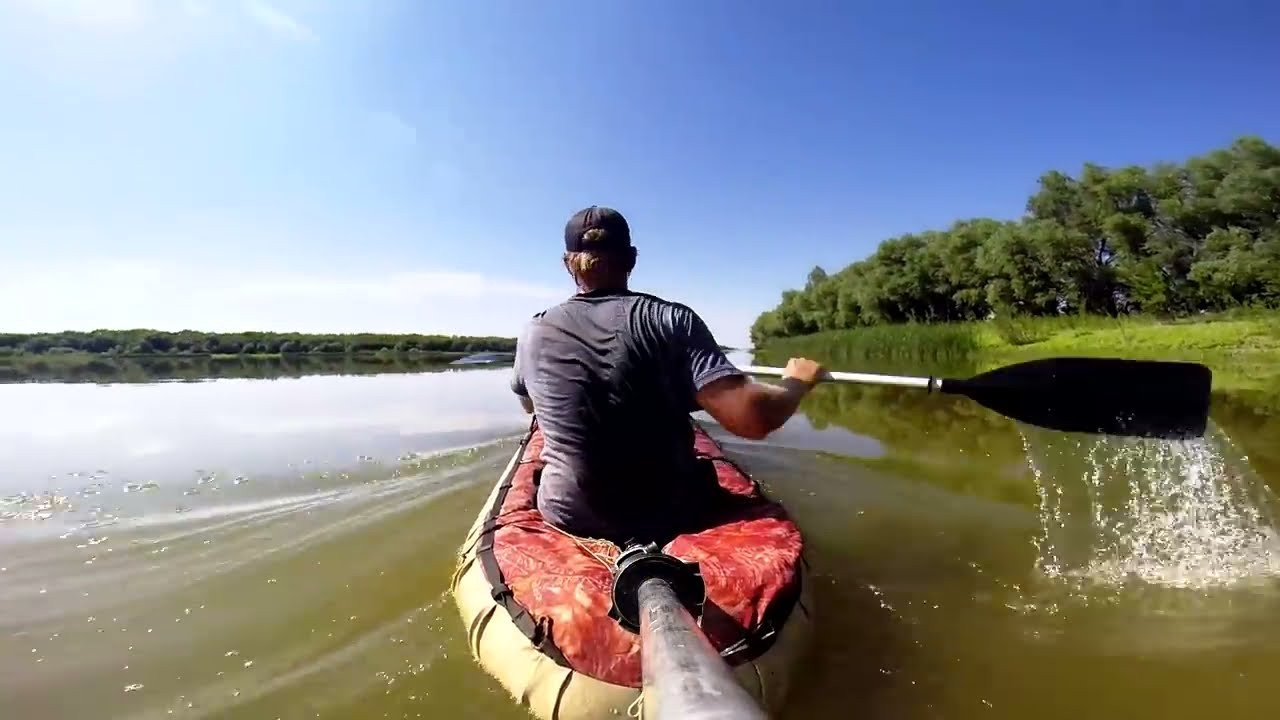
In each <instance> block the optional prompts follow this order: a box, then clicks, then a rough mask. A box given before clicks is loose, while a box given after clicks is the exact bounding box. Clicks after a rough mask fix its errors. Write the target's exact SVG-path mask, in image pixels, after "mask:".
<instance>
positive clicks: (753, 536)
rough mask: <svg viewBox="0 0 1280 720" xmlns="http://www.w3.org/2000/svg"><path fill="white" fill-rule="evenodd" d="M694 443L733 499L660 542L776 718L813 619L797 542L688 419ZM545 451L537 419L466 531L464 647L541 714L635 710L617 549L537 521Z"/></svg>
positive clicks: (714, 633) (636, 658)
mask: <svg viewBox="0 0 1280 720" xmlns="http://www.w3.org/2000/svg"><path fill="white" fill-rule="evenodd" d="M691 422H692V420H691ZM694 448H695V452H696V453H697V454H698V455H699V456H700V457H703V458H706V459H707V460H708V461H710V462H711V463H712V465H713V467H714V468H715V471H716V478H717V480H718V482H719V484H720V488H721V489H722V490H723V491H725V492H726V493H731V494H732V495H734V496H737V497H736V498H734V499H735V503H734V504H733V506H732V508H733V509H732V510H731V511H729V512H727V513H722V514H720V516H719V517H718V518H717V521H716V522H715V524H714V525H712V526H710V527H706V528H705V529H701V530H698V531H697V532H691V533H686V534H683V535H678V536H676V537H675V538H674V539H672V540H671V541H670V542H669V543H667V544H666V545H665V546H664V547H663V548H662V550H663V551H665V552H666V553H668V554H670V555H672V556H674V557H676V558H679V559H681V560H684V561H686V562H696V563H698V565H699V568H700V572H701V575H702V578H703V581H704V583H705V592H706V596H705V602H704V604H703V611H702V613H701V617H699V618H698V622H699V625H700V627H701V629H702V631H703V633H704V634H705V635H706V636H707V638H708V639H709V640H710V641H711V643H712V645H713V646H714V647H715V648H716V650H718V651H719V652H720V655H721V657H722V658H723V659H724V660H725V661H726V662H727V663H728V665H729V666H730V667H731V668H732V669H733V673H734V676H735V678H736V679H737V680H738V681H739V682H740V683H741V684H742V685H743V687H745V688H746V689H747V691H748V692H749V693H750V694H751V695H752V696H753V697H755V698H756V700H757V701H758V702H759V703H761V705H762V706H763V707H764V709H765V710H766V711H767V712H769V713H770V714H773V713H775V712H776V711H777V710H779V709H780V708H781V706H782V704H783V702H784V700H785V699H786V696H787V691H788V688H789V686H790V684H791V682H790V681H791V676H792V672H793V669H794V667H795V665H796V664H797V663H798V662H799V661H800V660H801V659H802V655H803V654H804V653H805V652H806V650H807V648H808V643H809V637H810V633H811V629H812V628H811V624H812V620H811V615H810V613H811V609H812V605H811V601H810V596H809V588H808V577H807V574H806V573H807V571H806V566H805V561H804V558H803V551H804V542H803V538H802V537H801V533H800V530H799V528H798V527H797V526H796V524H795V523H794V522H793V521H792V520H791V519H790V518H789V517H788V515H787V513H786V511H785V510H784V509H783V507H782V506H781V505H779V504H778V503H776V502H774V501H772V500H770V499H769V498H767V497H766V496H765V495H764V492H763V490H762V489H761V488H760V486H759V485H758V484H757V483H756V482H755V481H754V480H753V479H752V478H751V477H750V476H749V475H748V474H747V473H746V472H745V471H743V470H742V469H741V468H739V467H738V466H737V465H735V464H734V463H733V462H732V461H731V460H729V459H728V458H726V457H725V456H724V453H723V452H722V450H721V448H720V446H719V445H718V444H717V443H716V442H715V441H714V440H713V439H712V438H711V437H710V436H709V435H708V434H707V433H706V431H705V430H704V429H703V428H702V427H701V426H700V425H698V424H697V423H694ZM541 451H542V434H541V432H540V431H539V429H538V426H537V421H536V420H534V421H533V422H532V423H531V425H530V428H529V431H528V433H526V434H525V436H524V437H523V439H522V440H521V442H520V445H519V447H517V448H516V450H515V453H514V455H513V456H512V458H511V461H510V463H509V464H508V465H507V467H506V469H505V470H504V471H503V473H502V475H501V476H500V477H499V479H498V482H497V484H496V485H495V486H494V488H493V491H492V492H491V493H490V494H489V498H488V500H487V501H486V502H485V504H484V505H483V507H482V508H481V510H480V513H479V516H478V517H477V518H476V520H475V523H474V524H473V525H472V527H471V530H470V531H469V532H468V533H467V536H466V538H465V540H464V541H463V544H462V547H461V550H460V552H459V558H458V567H457V570H456V572H455V573H454V576H453V582H452V592H453V595H454V599H455V601H456V603H457V606H458V610H459V612H460V613H461V615H462V621H463V623H464V626H465V629H466V633H467V644H468V646H469V647H470V649H471V653H472V655H473V656H474V657H475V659H476V660H477V661H478V662H479V664H480V666H481V667H482V668H483V669H484V671H485V672H487V673H488V674H489V675H490V676H492V677H493V678H495V679H496V680H497V681H498V683H499V684H500V685H502V686H503V687H504V688H505V689H506V690H507V691H508V692H510V693H511V695H512V697H513V698H514V699H515V701H516V702H517V703H519V704H520V705H522V706H524V707H526V708H528V709H529V711H530V712H531V713H532V714H533V715H534V716H536V717H539V718H545V719H546V720H553V719H554V720H597V719H603V718H610V719H612V720H616V718H619V717H626V716H627V715H628V714H629V715H630V716H631V717H643V708H644V703H643V702H642V701H641V697H640V696H641V685H642V682H641V662H640V641H639V640H640V638H639V635H637V634H636V633H635V632H633V631H632V630H629V629H627V628H626V627H624V626H623V625H622V624H620V623H619V622H618V620H616V619H615V618H614V616H613V615H611V609H612V605H613V603H612V595H611V591H612V584H613V569H614V561H615V560H616V559H617V557H618V554H619V552H620V551H621V548H619V547H618V546H616V545H614V544H613V543H611V542H608V541H605V540H598V539H591V538H583V537H575V536H572V535H569V534H567V533H564V532H562V531H560V530H558V529H557V528H555V527H553V526H551V525H550V524H548V523H547V522H545V521H544V520H543V519H542V517H541V515H540V514H539V512H538V510H537V507H536V504H535V493H536V487H537V486H536V479H537V471H538V470H539V469H540V468H541V461H540V456H541ZM637 451H638V452H642V451H643V449H642V448H637Z"/></svg>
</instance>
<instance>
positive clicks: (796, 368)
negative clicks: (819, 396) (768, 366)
mask: <svg viewBox="0 0 1280 720" xmlns="http://www.w3.org/2000/svg"><path fill="white" fill-rule="evenodd" d="M825 372H826V371H824V370H823V369H822V366H821V365H819V364H818V363H816V362H814V361H813V360H810V359H808V358H802V357H793V358H791V359H790V360H788V361H787V367H786V368H785V369H784V370H783V371H782V377H784V378H792V379H795V380H799V381H800V382H802V383H804V384H805V385H806V386H808V387H810V388H812V387H813V386H814V385H816V384H818V381H819V380H821V379H822V377H823V375H824V374H825Z"/></svg>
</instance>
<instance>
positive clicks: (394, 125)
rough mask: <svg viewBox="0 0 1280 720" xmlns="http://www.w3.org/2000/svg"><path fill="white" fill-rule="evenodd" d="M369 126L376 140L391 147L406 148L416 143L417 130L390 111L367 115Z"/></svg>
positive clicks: (378, 111)
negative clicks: (378, 139)
mask: <svg viewBox="0 0 1280 720" xmlns="http://www.w3.org/2000/svg"><path fill="white" fill-rule="evenodd" d="M369 124H370V126H371V128H372V130H373V133H374V134H375V135H376V136H377V137H378V138H380V139H381V140H383V141H384V142H387V143H389V144H391V145H394V146H406V145H416V144H417V143H418V129H417V128H416V127H414V126H413V125H412V124H410V123H409V122H408V121H407V120H405V119H404V118H403V117H401V116H400V115H398V114H396V113H394V112H391V111H390V110H376V111H374V112H371V113H369Z"/></svg>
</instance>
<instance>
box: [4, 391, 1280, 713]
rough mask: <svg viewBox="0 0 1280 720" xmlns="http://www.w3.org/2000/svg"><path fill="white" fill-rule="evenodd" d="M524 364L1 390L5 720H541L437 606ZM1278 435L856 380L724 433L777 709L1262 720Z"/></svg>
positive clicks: (511, 423) (1279, 481)
mask: <svg viewBox="0 0 1280 720" xmlns="http://www.w3.org/2000/svg"><path fill="white" fill-rule="evenodd" d="M870 369H885V368H870ZM904 371H905V370H904ZM506 372H507V371H506V370H505V369H480V370H468V371H465V372H454V371H449V372H431V373H398V374H382V375H368V376H345V375H329V376H308V377H301V378H293V379H275V380H262V379H224V380H218V381H214V382H204V383H137V384H120V385H109V386H101V385H93V384H83V383H79V384H61V383H45V384H22V385H0V408H4V410H5V412H4V414H3V415H0V468H4V469H3V471H0V607H3V608H4V613H2V614H0V698H3V699H4V700H5V716H6V717H15V718H18V717H22V718H28V717H30V718H98V717H112V718H153V717H154V718H169V717H187V718H195V717H200V718H274V717H280V718H315V717H321V718H416V717H427V718H433V717H470V718H519V717H524V715H523V714H522V712H521V711H520V710H518V709H517V708H516V707H515V706H514V705H513V704H512V702H511V701H510V699H509V698H508V697H507V696H506V694H505V692H504V691H503V690H501V688H499V687H498V686H497V685H496V684H495V683H494V682H493V681H491V680H490V679H489V678H487V677H486V676H485V675H484V674H483V673H482V672H481V671H480V670H479V669H478V667H477V666H476V665H475V664H474V663H473V661H472V660H471V658H470V656H469V655H468V652H467V649H466V646H465V643H464V642H463V640H462V636H461V631H462V628H461V623H460V621H459V619H458V617H457V614H456V611H455V610H454V607H453V605H452V602H451V599H450V598H449V597H448V596H447V594H446V592H445V590H446V587H447V584H448V580H449V575H450V572H451V571H452V569H453V557H454V553H455V551H456V549H457V545H458V543H459V542H460V540H461V537H462V534H463V533H464V532H465V530H466V528H467V526H469V525H470V523H471V521H472V520H473V518H474V517H475V514H476V513H477V512H478V511H479V509H480V505H481V502H482V501H483V499H484V497H485V495H486V494H487V493H488V491H489V489H490V486H491V483H492V482H493V481H494V480H495V478H496V476H497V474H498V472H499V471H500V470H501V468H502V466H503V465H504V464H505V462H506V460H507V459H508V456H509V453H510V452H511V450H512V449H513V447H514V439H515V437H516V435H517V434H518V433H519V431H520V429H521V427H522V426H523V424H524V422H525V418H524V416H523V414H522V413H521V412H520V410H519V408H518V405H517V404H516V403H515V402H514V400H513V398H512V397H511V396H510V393H509V390H508V389H507V387H506ZM715 434H716V435H717V436H718V437H722V438H723V433H720V432H716V433H715ZM1277 440H1280V426H1278V425H1277V412H1276V409H1275V408H1267V407H1260V406H1258V405H1256V404H1250V403H1249V402H1246V401H1241V400H1237V399H1233V398H1230V397H1220V398H1218V399H1216V400H1215V405H1214V424H1213V428H1212V432H1211V433H1210V435H1209V436H1208V437H1206V438H1205V439H1204V440H1203V441H1199V442H1190V443H1162V442H1156V441H1144V442H1139V441H1122V440H1116V439H1103V440H1099V439H1097V438H1088V437H1076V436H1064V435H1059V434H1056V433H1051V432H1048V431H1042V430H1038V429H1034V428H1027V427H1021V426H1019V425H1017V424H1015V423H1012V422H1011V421H1008V420H1005V419H1003V418H1000V417H998V416H995V415H993V414H991V413H989V412H988V411H986V410H983V409H981V408H978V407H976V406H974V405H972V404H971V403H968V402H967V401H964V400H962V399H958V398H947V397H938V396H929V395H925V394H922V393H919V392H913V391H909V390H896V389H889V388H869V387H824V388H820V389H819V390H818V391H816V392H815V394H814V396H813V397H812V398H811V399H810V401H808V402H807V403H806V406H805V408H804V413H803V414H802V415H801V416H798V417H797V418H795V419H793V421H792V422H791V423H789V424H788V426H787V427H785V428H784V429H783V430H781V431H779V432H778V433H776V434H775V435H774V436H772V437H771V438H770V439H769V440H768V441H766V442H762V443H750V442H738V441H733V440H732V439H730V438H724V441H725V442H726V449H727V450H728V452H729V453H730V454H731V455H732V456H733V457H735V458H737V459H738V460H740V461H741V462H742V463H743V464H744V465H745V466H746V467H747V468H748V470H750V471H751V472H753V473H754V474H755V475H756V477H757V478H759V479H760V480H761V481H763V482H764V484H765V485H766V487H767V488H768V490H769V491H770V492H771V493H772V494H774V495H775V496H776V497H778V498H779V499H781V500H782V501H783V502H785V503H786V505H787V506H788V508H789V509H790V510H791V512H792V513H793V514H794V515H795V517H796V518H797V520H798V521H799V523H800V524H801V526H802V528H803V529H804V531H805V534H806V538H807V543H808V555H809V560H810V562H811V564H812V567H813V574H814V584H815V586H814V591H815V595H816V597H815V608H816V613H817V622H818V627H819V632H818V633H817V634H816V638H815V642H814V646H813V648H812V652H811V653H810V656H809V657H808V658H806V659H805V660H804V663H803V668H802V669H801V671H800V672H799V673H798V675H799V677H800V683H799V685H798V686H797V687H796V690H795V693H794V695H793V698H792V702H791V703H790V707H789V709H788V712H787V717H791V718H813V717H846V716H853V717H867V718H895V719H897V718H979V717H981V718H1025V717H1038V718H1073V719H1074V718H1080V717H1162V718H1197V719H1198V718H1203V717H1204V716H1206V715H1210V714H1212V715H1216V716H1222V717H1252V716H1258V717H1264V716H1268V715H1273V714H1275V712H1276V711H1277V710H1280V694H1277V693H1276V692H1275V691H1274V689H1273V681H1274V678H1275V677H1276V676H1277V674H1280V575H1278V571H1280V556H1277V552H1280V541H1278V540H1277V536H1276V528H1277V527H1280V525H1278V524H1277V523H1278V522H1280V521H1278V520H1277V517H1276V509H1277V507H1280V506H1277V502H1276V500H1275V497H1274V492H1273V488H1274V487H1277V486H1280V442H1277Z"/></svg>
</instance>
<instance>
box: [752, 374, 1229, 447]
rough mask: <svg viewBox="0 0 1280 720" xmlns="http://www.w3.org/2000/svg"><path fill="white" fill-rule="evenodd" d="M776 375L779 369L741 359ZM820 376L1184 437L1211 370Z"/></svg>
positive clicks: (1016, 413) (1083, 427) (1025, 414)
mask: <svg viewBox="0 0 1280 720" xmlns="http://www.w3.org/2000/svg"><path fill="white" fill-rule="evenodd" d="M744 372H746V373H748V374H750V375H767V376H774V377H782V373H783V369H782V368H775V367H759V366H753V367H747V368H744ZM822 379H823V380H824V381H828V382H838V383H870V384H877V385H896V386H900V387H914V388H923V389H926V390H928V391H929V392H933V391H935V390H936V391H938V392H944V393H951V394H956V395H963V396H965V397H967V398H970V399H972V400H974V401H976V402H978V403H979V404H981V405H983V406H984V407H987V408H989V409H991V410H994V411H996V412H998V413H1000V414H1001V415H1005V416H1007V417H1010V418H1013V419H1015V420H1018V421H1021V422H1025V423H1029V424H1031V425H1038V426H1040V427H1044V428H1049V429H1051V430H1061V431H1064V432H1087V433H1100V434H1104V435H1129V436H1136V437H1158V438H1169V439H1175V438H1176V439H1183V438H1189V437H1200V436H1202V435H1204V432H1205V428H1206V426H1207V425H1208V421H1209V390H1210V386H1211V384H1212V380H1213V374H1212V372H1211V371H1210V370H1209V368H1208V367H1205V366H1204V365H1200V364H1198V363H1187V362H1161V361H1149V360H1121V359H1117V358H1075V357H1065V358H1049V359H1045V360H1032V361H1029V362H1022V363H1017V364H1015V365H1009V366H1006V367H1002V368H999V369H996V370H991V371H989V372H985V373H982V374H980V375H976V376H974V377H972V378H969V379H967V380H960V379H956V380H952V379H942V378H935V377H927V378H925V377H907V376H901V375H874V374H869V373H848V372H827V373H826V374H825V375H824V376H823V378H822Z"/></svg>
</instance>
